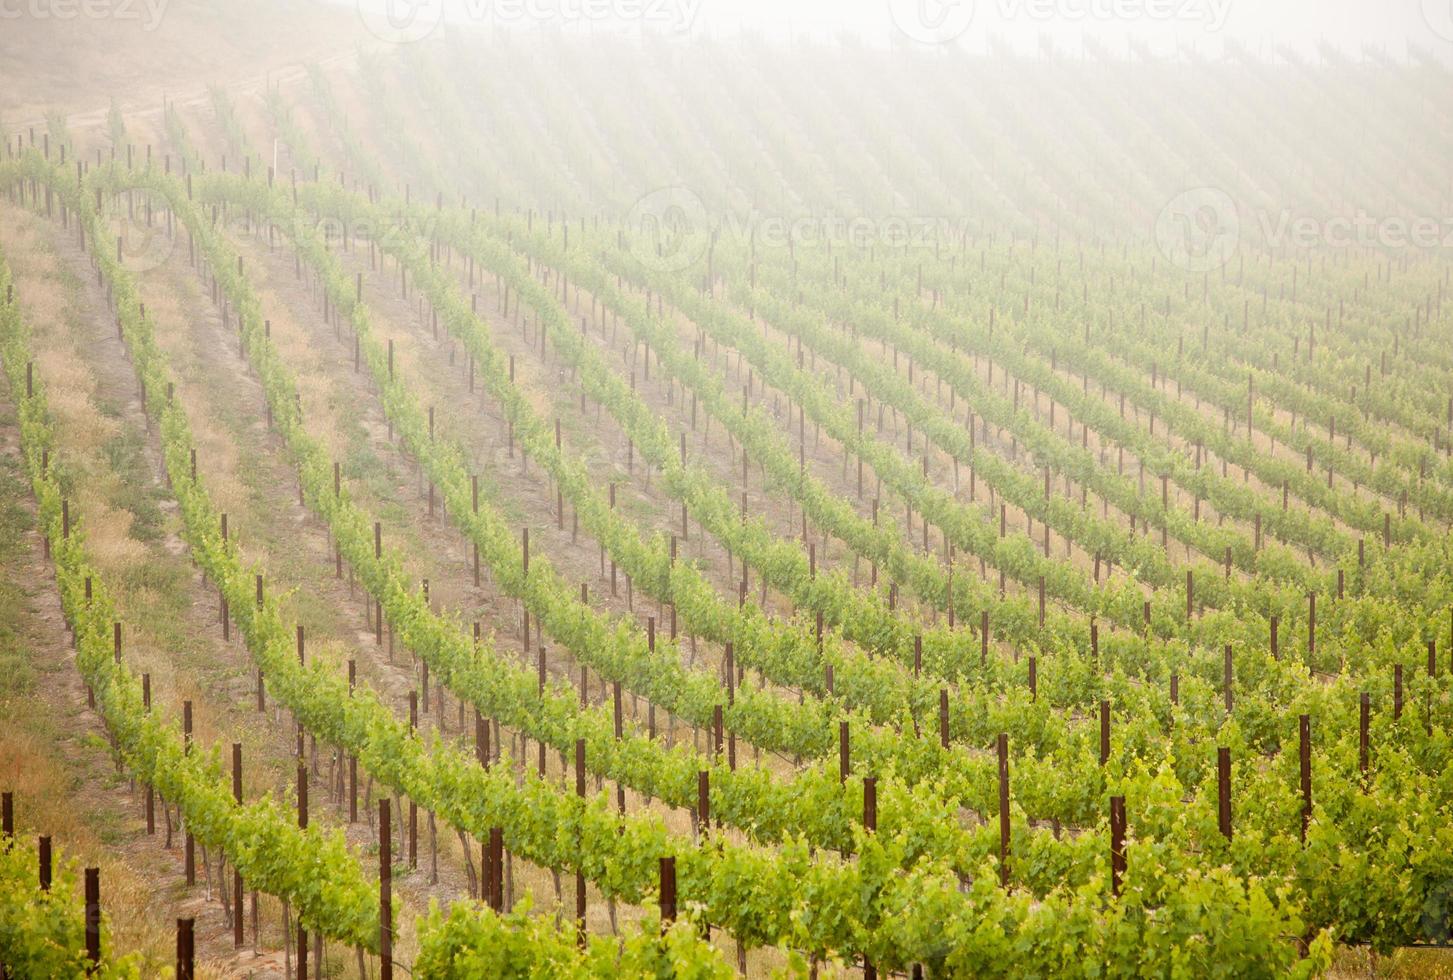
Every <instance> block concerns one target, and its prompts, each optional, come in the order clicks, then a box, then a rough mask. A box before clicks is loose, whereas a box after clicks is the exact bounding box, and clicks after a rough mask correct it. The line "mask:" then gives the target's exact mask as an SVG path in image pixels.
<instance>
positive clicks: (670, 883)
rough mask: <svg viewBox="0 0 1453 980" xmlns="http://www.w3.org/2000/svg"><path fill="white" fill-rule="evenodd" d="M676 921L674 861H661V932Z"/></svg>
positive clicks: (672, 859) (668, 859)
mask: <svg viewBox="0 0 1453 980" xmlns="http://www.w3.org/2000/svg"><path fill="white" fill-rule="evenodd" d="M675 921H676V859H675V858H674V857H663V858H662V859H661V930H662V931H663V932H664V931H665V930H667V929H669V928H671V923H673V922H675Z"/></svg>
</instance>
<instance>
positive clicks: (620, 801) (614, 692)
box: [540, 680, 626, 813]
mask: <svg viewBox="0 0 1453 980" xmlns="http://www.w3.org/2000/svg"><path fill="white" fill-rule="evenodd" d="M611 710H612V712H613V714H614V715H615V719H614V720H615V740H616V741H617V742H619V741H620V740H621V738H622V737H623V735H624V733H625V726H624V719H623V718H622V716H621V682H620V681H619V680H614V681H612V682H611ZM540 745H541V748H542V749H543V747H544V743H543V742H541V743H540ZM541 774H542V775H543V774H544V770H543V768H542V769H541ZM616 808H617V809H618V810H620V812H621V813H625V812H626V788H625V786H623V785H622V784H621V782H620V780H616Z"/></svg>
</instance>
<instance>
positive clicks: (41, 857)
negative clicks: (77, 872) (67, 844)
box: [35, 835, 52, 892]
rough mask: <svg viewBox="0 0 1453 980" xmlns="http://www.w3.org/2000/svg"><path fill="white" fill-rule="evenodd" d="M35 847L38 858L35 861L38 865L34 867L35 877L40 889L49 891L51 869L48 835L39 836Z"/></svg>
mask: <svg viewBox="0 0 1453 980" xmlns="http://www.w3.org/2000/svg"><path fill="white" fill-rule="evenodd" d="M35 849H36V856H37V858H38V862H37V863H38V864H39V865H40V866H39V867H38V868H37V869H36V879H37V880H38V881H39V883H40V890H41V891H43V892H48V891H50V882H51V870H52V867H51V852H50V837H49V836H48V835H47V836H44V837H41V838H39V839H38V840H37V841H36V848H35Z"/></svg>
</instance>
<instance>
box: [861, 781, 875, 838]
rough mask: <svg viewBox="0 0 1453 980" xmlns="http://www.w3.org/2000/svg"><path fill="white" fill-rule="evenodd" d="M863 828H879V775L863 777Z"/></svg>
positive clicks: (873, 829) (872, 829)
mask: <svg viewBox="0 0 1453 980" xmlns="http://www.w3.org/2000/svg"><path fill="white" fill-rule="evenodd" d="M863 829H864V830H871V831H875V832H876V831H877V829H878V777H877V776H864V777H863Z"/></svg>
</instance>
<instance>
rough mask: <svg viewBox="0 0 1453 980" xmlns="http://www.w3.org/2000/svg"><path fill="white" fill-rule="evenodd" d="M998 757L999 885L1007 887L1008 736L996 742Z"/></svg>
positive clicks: (999, 738) (1002, 736) (1000, 736)
mask: <svg viewBox="0 0 1453 980" xmlns="http://www.w3.org/2000/svg"><path fill="white" fill-rule="evenodd" d="M995 747H996V749H997V750H998V756H999V884H1000V885H1002V886H1003V887H1005V888H1008V887H1009V736H1008V734H1007V733H1005V732H1000V733H999V737H998V739H997V740H996V746H995Z"/></svg>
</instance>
